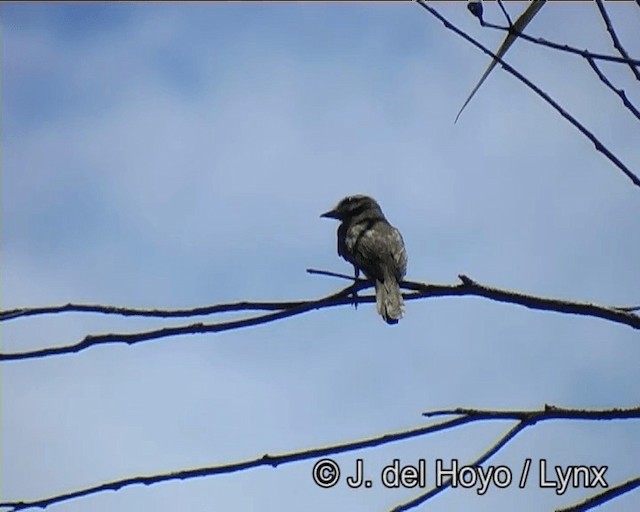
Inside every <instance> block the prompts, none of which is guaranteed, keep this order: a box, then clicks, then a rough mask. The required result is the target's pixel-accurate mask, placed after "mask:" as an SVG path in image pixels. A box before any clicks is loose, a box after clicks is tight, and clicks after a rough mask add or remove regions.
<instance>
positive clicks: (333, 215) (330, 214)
mask: <svg viewBox="0 0 640 512" xmlns="http://www.w3.org/2000/svg"><path fill="white" fill-rule="evenodd" d="M320 217H325V218H327V219H337V218H339V217H338V214H337V213H336V211H335V210H329V211H328V212H324V213H323V214H322V215H320Z"/></svg>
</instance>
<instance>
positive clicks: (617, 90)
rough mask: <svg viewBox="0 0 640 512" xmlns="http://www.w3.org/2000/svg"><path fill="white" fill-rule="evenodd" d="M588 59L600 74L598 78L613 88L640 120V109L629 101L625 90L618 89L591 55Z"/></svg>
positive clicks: (592, 67)
mask: <svg viewBox="0 0 640 512" xmlns="http://www.w3.org/2000/svg"><path fill="white" fill-rule="evenodd" d="M587 61H588V62H589V65H590V66H591V69H593V70H594V71H595V72H596V74H597V75H598V78H599V79H600V80H601V81H602V82H603V83H604V84H605V85H606V86H607V87H608V88H609V89H611V90H612V91H613V92H614V93H616V94H617V95H618V96H619V97H620V99H621V100H622V103H624V106H625V107H627V109H629V110H630V111H631V113H632V114H633V115H634V116H636V118H637V119H638V120H640V111H638V109H637V108H636V107H635V106H634V105H633V103H631V102H630V101H629V99H628V98H627V95H626V94H625V92H624V90H622V89H616V88H615V86H614V85H613V84H612V83H611V81H610V80H609V79H608V78H607V77H606V76H605V75H604V73H602V71H600V68H599V67H598V66H597V65H596V63H595V61H594V60H593V59H592V58H591V57H588V58H587Z"/></svg>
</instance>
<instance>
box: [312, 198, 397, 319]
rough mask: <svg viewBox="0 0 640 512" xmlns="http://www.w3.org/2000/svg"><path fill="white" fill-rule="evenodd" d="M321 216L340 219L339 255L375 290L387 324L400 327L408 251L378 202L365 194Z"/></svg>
mask: <svg viewBox="0 0 640 512" xmlns="http://www.w3.org/2000/svg"><path fill="white" fill-rule="evenodd" d="M320 217H325V218H330V219H337V220H339V221H341V222H340V226H338V255H339V256H342V257H343V258H344V259H345V260H347V261H348V262H349V263H351V264H352V265H353V267H354V271H355V277H356V278H357V277H358V276H359V274H360V270H361V271H362V272H363V273H364V274H365V276H366V277H367V278H368V279H370V280H372V281H373V282H374V284H375V288H376V309H377V310H378V313H379V314H380V316H381V317H382V318H383V320H384V321H385V322H387V323H388V324H390V325H393V324H397V323H398V320H400V318H402V316H403V313H404V301H403V299H402V293H401V292H400V283H401V282H402V280H403V278H404V276H405V274H406V273H407V251H406V249H405V247H404V240H403V239H402V235H401V234H400V231H398V230H397V229H396V228H395V227H393V226H392V225H391V224H389V222H388V221H387V219H386V217H385V216H384V214H383V213H382V209H381V208H380V205H379V204H378V202H377V201H376V200H375V199H373V198H372V197H369V196H365V195H352V196H347V197H345V198H344V199H342V200H341V201H340V202H339V203H338V204H337V205H336V206H335V207H334V208H333V209H332V210H329V211H328V212H325V213H323V214H322V215H320Z"/></svg>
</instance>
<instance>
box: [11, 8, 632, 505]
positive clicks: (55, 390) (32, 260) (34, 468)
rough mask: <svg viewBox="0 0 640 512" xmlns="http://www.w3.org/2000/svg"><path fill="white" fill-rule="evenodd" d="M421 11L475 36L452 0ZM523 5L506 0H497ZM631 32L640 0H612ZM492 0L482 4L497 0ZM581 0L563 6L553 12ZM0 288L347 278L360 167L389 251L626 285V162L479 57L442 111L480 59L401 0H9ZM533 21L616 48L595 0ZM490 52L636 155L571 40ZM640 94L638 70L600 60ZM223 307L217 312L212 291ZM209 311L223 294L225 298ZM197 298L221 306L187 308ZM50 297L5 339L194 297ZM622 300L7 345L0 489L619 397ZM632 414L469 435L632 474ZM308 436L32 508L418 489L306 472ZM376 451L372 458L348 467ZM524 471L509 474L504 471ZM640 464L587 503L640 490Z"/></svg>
mask: <svg viewBox="0 0 640 512" xmlns="http://www.w3.org/2000/svg"><path fill="white" fill-rule="evenodd" d="M434 5H435V6H436V8H437V9H438V10H440V11H441V12H442V13H443V14H445V15H446V16H448V17H450V19H452V20H453V21H455V22H456V23H458V24H459V25H460V26H461V27H462V28H463V29H465V30H467V31H468V32H469V33H470V34H471V35H474V36H476V37H478V38H480V39H481V40H482V41H483V42H484V43H485V44H486V45H488V46H490V47H491V48H497V46H498V45H499V43H500V40H501V38H502V34H500V33H496V32H492V31H489V30H487V29H482V28H481V27H480V26H479V25H478V23H477V20H475V19H474V18H473V17H472V16H471V15H470V14H469V13H468V12H467V10H466V8H465V5H464V4H463V3H447V4H445V3H437V4H434ZM508 8H509V10H510V11H511V13H512V15H513V16H514V18H515V17H516V16H517V15H518V14H519V12H520V11H521V10H522V9H523V4H518V3H509V4H508ZM607 9H608V10H609V12H610V14H611V16H612V19H613V21H614V24H615V26H616V28H617V30H618V33H619V35H620V37H621V39H622V40H623V41H624V44H625V45H626V48H627V50H628V51H629V52H630V53H631V54H632V55H634V56H635V57H636V58H638V57H639V56H640V38H638V37H637V34H638V26H640V9H639V8H638V6H637V5H636V4H635V3H633V2H625V3H613V4H612V3H607ZM485 16H486V18H487V19H489V20H492V21H496V22H500V23H502V22H503V18H502V17H501V13H500V11H499V9H498V8H497V6H496V5H494V4H487V5H485ZM569 19H570V20H571V22H570V23H567V20H569ZM0 23H1V34H2V36H1V37H2V41H1V42H2V97H1V108H2V127H1V128H2V157H1V158H2V161H1V163H2V244H1V247H2V254H1V258H2V283H1V284H2V308H3V309H9V308H14V307H21V306H39V305H52V304H64V303H67V302H81V303H100V304H113V305H119V306H130V307H147V308H173V307H195V306H202V305H210V304H218V303H225V302H233V301H240V300H273V301H277V300H298V299H313V298H319V297H322V296H323V295H326V294H328V293H331V292H334V291H336V290H337V289H339V288H340V287H342V286H343V285H344V283H343V282H341V281H339V280H336V279H333V278H328V277H321V276H312V275H308V274H307V273H305V269H306V268H308V267H314V268H321V269H326V270H333V271H336V272H346V273H349V272H351V267H350V266H349V265H348V264H347V263H346V262H344V261H343V260H341V259H340V258H339V257H338V256H337V254H336V250H335V247H336V245H335V244H336V242H335V230H336V228H337V223H335V222H332V221H329V220H327V219H320V218H319V215H320V213H321V212H323V211H326V210H328V209H329V208H331V207H332V206H333V205H334V204H335V203H336V202H337V201H338V200H339V199H341V198H342V197H344V196H346V195H349V194H354V193H365V194H369V195H372V196H373V197H375V198H376V199H377V200H378V201H379V202H380V204H381V206H382V209H383V211H384V212H385V214H386V215H387V218H388V219H389V220H390V222H391V223H392V224H394V225H395V226H397V227H398V228H399V229H400V230H401V232H402V234H403V236H404V240H405V244H406V247H407V251H408V254H409V267H408V273H407V278H408V279H412V280H417V281H424V282H433V283H442V284H447V283H448V284H453V283H456V282H457V277H456V276H457V275H458V274H460V273H464V274H467V275H468V276H470V277H471V278H473V279H476V280H478V281H479V282H481V283H485V284H488V285H492V286H496V287H502V288H508V289H514V290H518V291H522V292H527V293H532V294H539V295H544V296H551V297H557V298H566V299H575V300H585V301H593V302H597V303H602V304H611V305H627V304H637V303H638V302H640V295H639V294H638V291H639V290H640V273H638V272H637V264H638V261H640V230H639V229H638V219H639V218H640V191H639V190H638V188H637V187H634V186H633V185H632V184H631V182H630V181H629V180H628V179H627V178H626V177H625V176H624V175H623V174H622V173H621V172H620V171H619V170H617V169H616V168H615V167H614V166H613V165H612V164H611V163H610V162H609V161H608V160H607V159H606V158H604V157H603V156H602V155H601V154H599V153H597V152H596V151H595V150H594V148H593V145H592V144H591V143H590V142H588V141H587V140H586V139H585V138H584V137H583V136H582V135H580V134H579V133H578V132H577V131H576V130H575V129H574V128H573V127H571V126H570V125H569V124H568V123H567V122H566V121H565V120H564V119H562V118H561V117H560V116H559V115H558V114H557V113H556V112H555V111H553V110H552V109H551V108H550V107H549V106H548V105H547V104H545V103H544V102H543V101H542V100H541V99H539V98H538V97H536V96H535V95H534V94H533V93H532V92H531V91H530V90H528V89H527V88H526V87H525V86H524V85H522V84H521V83H519V82H518V81H516V80H515V79H514V78H513V77H511V76H509V75H508V74H506V73H505V72H504V71H502V70H500V69H496V71H495V72H494V73H493V74H492V76H490V78H489V79H488V80H487V81H486V82H485V84H484V85H483V87H482V88H481V89H480V91H479V92H478V94H477V95H476V97H475V98H474V100H473V101H472V102H471V104H470V105H469V106H468V107H467V109H466V111H465V112H464V114H463V115H462V117H461V119H460V121H459V122H458V123H457V124H455V125H454V123H453V120H454V118H455V115H456V113H457V111H458V109H459V108H460V106H461V105H462V102H463V101H464V99H465V97H466V96H467V94H468V93H469V91H470V90H471V88H472V87H473V85H474V84H475V82H476V81H477V80H478V78H479V77H480V75H481V74H482V72H483V71H484V68H485V67H486V65H487V58H486V56H484V55H483V54H481V53H479V52H478V51H477V50H476V49H474V48H473V47H471V46H470V45H469V44H468V43H466V42H464V41H463V40H462V39H460V38H458V37H457V36H455V35H454V34H453V33H452V32H450V31H447V30H446V29H445V28H444V27H443V26H442V25H441V24H440V23H439V22H437V21H436V20H435V19H434V18H432V17H431V16H430V15H429V14H428V13H427V12H426V11H425V10H423V9H422V8H420V7H419V6H418V5H416V4H412V3H394V4H392V3H345V4H338V3H313V4H311V3H296V4H286V3H273V4H267V3H264V4H258V3H251V4H243V3H228V4H227V3H220V4H210V3H185V4H180V5H179V4H178V3H148V4H146V3H144V4H143V3H135V4H133V3H131V4H130V3H119V4H115V3H114V4H111V3H108V4H107V3H86V4H79V5H78V4H73V5H72V4H64V3H55V4H54V3H52V4H48V3H47V4H45V3H25V4H17V3H16V4H12V3H3V4H2V5H1V6H0ZM528 32H529V33H531V34H534V35H537V36H542V37H546V38H548V39H552V40H555V41H559V42H567V43H570V44H572V45H574V46H576V47H578V48H589V49H591V50H593V51H600V52H602V53H608V54H615V50H614V49H613V48H612V45H611V41H610V39H609V38H608V35H607V33H606V32H605V30H604V25H603V23H602V20H601V19H600V17H599V14H598V12H597V9H596V7H595V5H592V4H590V3H586V2H584V3H580V4H578V3H555V2H554V3H548V4H547V5H546V6H545V7H544V8H543V9H542V11H541V12H540V14H539V15H538V17H537V18H536V19H535V20H534V21H533V22H532V23H531V25H530V26H529V28H528ZM507 60H508V61H509V62H511V63H512V64H513V65H515V66H516V67H517V68H518V69H519V70H520V71H522V72H523V73H525V74H526V75H527V76H528V77H530V78H531V79H533V80H534V81H535V82H536V83H538V84H539V85H541V86H542V87H543V88H544V89H545V90H546V91H547V92H549V93H550V94H551V95H552V96H553V97H554V98H555V99H557V100H558V101H559V102H560V103H561V104H562V105H564V106H565V107H566V108H567V109H568V110H569V111H570V112H571V113H573V114H574V115H575V116H576V117H578V119H580V120H581V121H582V122H583V123H584V124H586V126H587V127H589V128H590V129H591V130H592V131H593V132H594V133H595V134H596V135H597V136H598V137H600V139H601V140H602V142H604V143H605V144H606V145H607V146H608V147H609V148H610V149H611V150H612V151H614V152H615V153H616V154H617V155H618V156H619V157H620V158H621V159H622V160H623V161H624V162H625V163H626V164H627V165H628V166H629V168H631V169H633V170H635V172H636V174H638V171H639V169H640V144H638V140H640V127H639V125H638V121H637V119H635V118H634V117H633V116H631V115H630V114H629V113H628V112H627V111H626V110H624V108H623V107H622V104H621V102H620V100H619V98H617V97H614V96H613V95H612V94H611V93H610V92H609V91H608V90H607V89H606V88H605V87H604V85H603V84H602V83H601V82H599V81H598V79H597V78H596V77H595V75H594V74H593V72H592V71H591V69H590V68H589V66H588V65H587V64H586V62H585V61H584V60H583V59H581V58H580V57H575V56H568V55H565V54H558V53H557V52H552V51H549V50H547V49H544V48H541V47H537V46H532V45H530V44H526V43H525V42H523V41H519V42H517V44H515V45H514V47H513V48H512V50H511V51H510V52H509V54H508V59H507ZM603 69H604V70H606V72H607V73H608V74H609V76H610V77H611V78H612V79H614V80H615V81H616V85H617V86H618V87H621V88H624V89H625V91H626V92H627V94H629V96H630V97H631V98H632V99H634V100H635V102H636V104H638V103H640V87H639V86H638V82H637V81H636V80H635V79H634V77H633V76H632V75H631V73H630V71H629V69H628V68H627V67H625V66H619V65H603ZM229 317H230V315H229V316H225V317H223V318H229ZM220 319H221V318H219V319H217V320H220ZM202 320H203V321H212V320H215V319H202ZM193 321H194V320H193V319H186V320H184V322H182V321H181V320H179V319H173V320H165V321H161V320H150V319H133V318H118V317H107V316H99V315H89V314H64V315H51V316H42V317H32V318H29V319H18V320H13V321H9V322H6V323H4V324H3V325H2V351H3V352H11V351H23V350H27V349H33V348H37V347H50V346H56V345H61V344H68V343H71V342H74V341H77V340H79V339H81V338H83V337H84V336H85V335H86V334H89V333H104V332H135V331H139V330H145V329H149V328H155V327H159V326H164V325H179V324H181V323H192V322H193ZM638 361H640V344H639V343H638V333H637V331H634V330H632V329H631V328H629V327H625V326H621V325H617V324H612V323H609V322H605V321H602V320H597V319H591V318H584V317H574V316H569V315H560V314H556V313H550V312H537V311H530V310H527V309H524V308H519V307H516V306H512V305H508V304H500V303H496V302H492V301H489V300H485V299H479V298H438V299H429V300H421V301H412V302H410V303H408V304H407V308H406V316H405V318H404V319H403V320H402V321H401V322H400V323H399V324H398V325H396V326H393V327H390V326H387V325H386V324H385V323H384V322H383V321H382V320H381V319H380V318H379V317H378V316H377V314H376V313H375V308H374V307H373V306H372V305H362V306H361V307H359V308H358V309H357V310H354V309H353V308H351V307H348V306H344V307H339V308H331V309H325V310H321V311H314V312H312V313H307V314H304V315H301V316H298V317H294V318H290V319H286V320H284V321H279V322H276V323H270V324H267V325H262V326H258V327H254V328H248V329H244V330H239V331H235V332H227V333H224V334H208V335H191V336H182V337H173V338H166V339H162V340H157V341H152V342H147V343H142V344H138V345H135V346H132V347H130V346H127V345H125V344H114V345H105V346H100V347H93V348H90V349H88V350H85V351H83V352H80V353H78V354H71V355H62V356H55V357H49V358H44V359H39V360H29V361H17V362H4V363H2V364H1V365H0V371H1V382H2V396H1V399H2V419H1V421H2V424H1V432H2V454H1V457H2V461H1V462H2V471H1V475H0V499H1V500H2V501H8V500H12V501H13V500H33V499H39V498H44V497H48V496H51V495H55V494H59V493H64V492H68V491H72V490H76V489H79V488H82V487H85V486H91V485H96V484H100V483H103V482H107V481H111V480H116V479H120V478H126V477H131V476H137V475H147V474H148V475H152V474H157V473H165V472H170V471H179V470H183V469H189V468H195V467H200V466H207V465H217V464H224V463H231V462H237V461H242V460H245V459H252V458H256V457H260V456H262V455H263V454H265V453H269V454H278V453H283V452H290V451H295V450H304V449H308V448H312V447H318V446H324V445H327V444H332V443H338V442H345V441H352V440H358V439H361V438H364V437H369V436H373V435H379V434H383V433H385V432H392V431H397V430H400V429H405V428H412V427H416V426H420V425H424V424H426V421H425V419H424V418H422V417H421V413H422V412H423V411H427V410H431V409H440V408H454V407H459V406H461V407H477V408H505V409H506V408H518V409H526V408H540V407H542V406H543V405H544V404H545V403H549V404H555V405H559V406H566V407H585V408H599V407H628V406H633V405H637V404H638V397H639V396H640V374H639V372H638ZM508 428H510V425H509V424H507V423H504V422H499V423H498V422H496V423H491V424H483V425H481V424H477V425H471V426H465V427H463V428H460V429H457V430H453V431H449V432H446V433H439V434H437V435H433V436H429V437H425V438H420V439H415V440H412V441H409V442H402V443H394V444H391V445H387V446H384V447H381V448H375V449H369V450H366V451H362V452H359V453H352V454H348V455H342V456H339V457H335V459H336V461H337V462H339V463H340V464H341V465H342V466H343V471H344V472H345V473H350V472H352V470H353V469H352V468H354V467H355V464H354V461H355V459H356V458H357V457H360V458H363V460H364V464H365V470H366V471H367V476H371V477H372V478H374V479H375V477H374V475H376V474H379V472H380V470H381V469H382V468H383V467H384V466H385V465H386V464H389V463H390V462H391V461H392V460H393V459H394V458H399V459H400V460H401V461H402V463H403V464H415V463H416V462H417V461H418V459H420V458H423V459H425V460H426V461H427V470H428V474H427V483H428V484H429V487H430V486H431V485H433V483H434V482H433V473H432V472H431V470H432V469H433V461H434V460H435V459H436V458H438V457H442V458H445V459H446V460H451V459H458V460H459V461H460V463H461V464H465V463H468V462H470V461H472V460H473V459H474V458H476V457H477V456H478V455H479V454H480V453H482V452H483V451H484V450H485V449H486V448H487V447H488V446H489V445H490V444H491V443H493V442H494V441H495V440H496V439H497V438H498V437H499V436H500V435H502V434H503V433H504V432H506V430H507V429H508ZM638 453H640V429H639V428H638V424H637V422H632V421H626V422H625V421H621V422H598V423H594V422H585V423H579V422H552V423H544V424H540V425H537V426H535V427H533V428H530V429H528V430H527V431H525V432H524V433H523V434H521V435H520V436H519V437H518V438H516V439H515V440H514V441H513V442H512V443H511V444H509V445H508V446H507V447H506V448H505V449H504V450H502V451H501V452H500V453H499V454H498V455H497V456H496V457H494V458H493V459H491V462H490V464H505V465H508V466H509V467H511V468H512V470H513V472H514V475H519V471H520V468H521V467H522V464H523V461H524V459H525V458H527V457H532V458H534V460H536V461H537V460H538V459H539V458H543V457H544V458H547V460H548V461H549V464H550V465H556V464H558V465H563V466H566V465H571V464H587V465H597V466H601V465H608V466H609V470H608V472H607V473H606V478H607V481H608V482H609V484H610V485H615V484H617V483H620V482H622V481H624V480H627V479H629V478H631V477H632V476H637V475H638V474H639V472H640V466H639V462H638V457H637V454H638ZM314 462H315V461H306V462H298V463H293V464H288V465H283V466H279V467H278V468H277V469H273V468H270V467H265V468H259V469H253V470H249V471H244V472H240V473H235V474H231V475H222V476H216V477H207V478H200V479H193V480H187V481H171V482H167V483H163V484H159V485H154V486H151V487H144V486H139V485H138V486H132V487H128V488H125V489H122V490H120V491H118V492H115V493H114V492H106V493H100V494H97V495H94V496H91V497H87V498H82V499H78V500H74V501H69V502H67V503H63V504H60V505H56V506H53V507H51V508H50V510H51V511H55V512H58V511H60V512H72V511H85V510H91V511H95V512H102V511H112V510H119V511H137V510H157V511H160V512H162V511H170V510H171V511H173V510H176V509H180V510H190V511H193V512H196V511H205V510H206V511H210V510H212V509H215V510H239V511H245V510H246V511H251V510H256V511H263V510H265V511H272V510H273V511H276V510H277V511H283V510H292V511H293V510H296V511H297V510H308V511H324V510H351V511H371V510H389V509H391V508H392V507H393V506H395V505H397V504H399V503H402V502H404V501H406V500H408V499H410V498H412V497H414V496H416V495H417V494H418V493H420V492H421V491H420V490H416V489H400V490H390V489H385V488H383V487H381V486H380V485H379V484H378V483H377V480H374V481H375V484H374V487H373V488H372V489H358V490H351V489H348V488H346V486H345V485H344V484H343V483H340V484H338V486H336V487H335V488H333V489H329V490H326V489H320V488H318V487H317V486H315V485H314V483H313V481H312V478H311V470H312V467H313V464H314ZM369 472H370V473H369ZM514 478H517V476H516V477H514ZM591 494H592V492H591V491H590V490H588V489H571V490H569V491H568V492H567V493H566V494H564V495H563V496H556V495H555V493H554V492H553V490H550V489H543V490H540V489H538V488H537V485H536V484H535V479H532V480H531V481H530V482H529V484H528V486H527V488H525V489H518V488H517V486H516V485H515V484H514V485H512V486H511V487H510V488H509V489H506V490H498V489H495V488H492V489H491V490H490V491H489V492H488V493H487V494H486V495H484V496H478V495H477V494H476V493H475V491H473V490H464V489H459V490H451V489H450V490H447V491H446V492H444V493H442V494H440V495H439V496H438V497H436V498H435V499H433V500H432V501H431V502H430V505H429V507H428V509H429V510H433V511H450V510H471V509H473V510H497V511H503V510H505V511H506V510H514V508H517V510H522V511H540V510H552V509H554V508H558V507H561V506H568V505H571V504H574V503H576V502H577V501H580V500H582V499H584V498H586V497H587V496H589V495H591ZM639 506H640V492H639V491H637V490H636V492H635V493H632V494H628V495H626V496H625V497H622V498H619V499H617V500H615V501H613V502H611V503H610V504H609V505H607V508H606V510H608V511H612V512H613V511H631V510H638V507H639Z"/></svg>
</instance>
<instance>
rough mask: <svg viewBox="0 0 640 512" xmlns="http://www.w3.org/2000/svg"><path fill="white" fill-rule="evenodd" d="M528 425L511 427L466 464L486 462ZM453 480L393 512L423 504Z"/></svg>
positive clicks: (399, 506) (448, 485)
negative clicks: (489, 446)
mask: <svg viewBox="0 0 640 512" xmlns="http://www.w3.org/2000/svg"><path fill="white" fill-rule="evenodd" d="M527 426H528V425H527V424H526V423H525V422H523V421H521V422H519V423H518V424H517V425H516V426H515V427H512V428H511V429H509V431H508V432H507V433H506V434H504V435H503V436H502V437H500V438H499V439H498V440H497V441H496V442H495V444H493V446H491V448H489V449H488V450H487V451H486V452H484V453H483V454H482V455H480V457H478V458H477V459H476V460H474V461H473V462H470V463H469V464H465V466H479V465H481V464H484V463H485V462H486V461H487V460H489V458H491V457H492V456H493V455H495V454H496V453H497V452H498V451H499V450H500V449H501V448H502V447H503V446H504V445H506V444H507V443H508V442H509V441H511V440H512V439H513V438H514V437H516V436H517V435H518V434H519V433H520V432H522V431H523V430H524V429H525V428H527ZM452 482H453V479H451V478H450V479H449V480H447V481H446V482H444V483H443V484H442V485H441V486H440V487H438V486H434V487H432V488H431V490H429V491H427V492H425V493H424V494H420V495H419V496H417V497H415V498H413V499H412V500H409V501H407V502H405V503H402V504H401V505H398V506H397V507H394V508H393V510H392V512H401V511H404V510H409V509H412V508H414V507H417V506H418V505H421V504H422V503H424V502H425V501H427V500H429V499H431V498H432V497H434V496H436V495H437V494H440V493H441V492H442V491H444V490H445V489H448V488H449V487H451V483H452Z"/></svg>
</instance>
